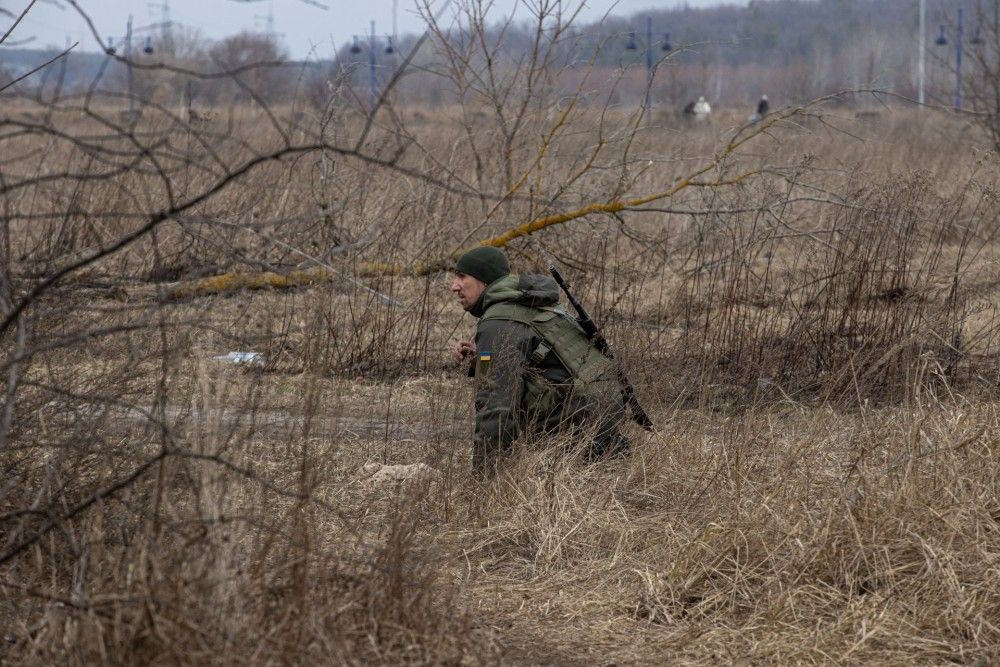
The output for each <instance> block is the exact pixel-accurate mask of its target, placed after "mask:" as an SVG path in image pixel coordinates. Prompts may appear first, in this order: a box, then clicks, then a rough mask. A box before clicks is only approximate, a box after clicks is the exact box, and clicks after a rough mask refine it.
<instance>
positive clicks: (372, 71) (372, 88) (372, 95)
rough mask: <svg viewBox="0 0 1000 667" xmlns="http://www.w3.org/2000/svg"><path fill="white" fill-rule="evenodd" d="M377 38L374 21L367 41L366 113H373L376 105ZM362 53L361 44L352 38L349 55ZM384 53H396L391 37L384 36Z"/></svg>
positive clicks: (356, 38) (355, 37)
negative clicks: (367, 102) (368, 100)
mask: <svg viewBox="0 0 1000 667" xmlns="http://www.w3.org/2000/svg"><path fill="white" fill-rule="evenodd" d="M377 40H378V38H377V37H376V36H375V21H372V22H371V35H370V37H369V41H368V89H369V99H370V102H369V106H368V113H375V105H376V104H378V77H377V74H376V65H377V63H376V59H375V49H376V48H377V44H378V41H377ZM362 51H363V49H362V48H361V43H360V42H359V41H358V36H357V35H355V36H354V43H353V44H352V45H351V53H353V54H354V55H358V54H360V53H361V52H362ZM384 51H385V53H386V54H387V55H392V54H393V53H395V52H396V49H395V48H394V47H393V45H392V36H390V35H386V37H385V49H384Z"/></svg>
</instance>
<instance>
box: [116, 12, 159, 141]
mask: <svg viewBox="0 0 1000 667" xmlns="http://www.w3.org/2000/svg"><path fill="white" fill-rule="evenodd" d="M158 27H160V26H159V24H153V25H147V26H142V27H139V28H135V29H133V27H132V15H131V14H129V17H128V22H127V23H126V24H125V37H124V38H120V39H119V41H118V42H117V45H120V46H121V47H122V59H123V60H124V61H125V67H126V71H127V72H128V75H127V76H128V109H123V110H122V112H121V115H122V118H124V119H126V120H128V121H130V122H132V121H135V120H136V119H138V118H139V116H141V115H142V112H141V111H140V110H139V109H137V108H136V105H135V78H134V76H133V73H132V35H133V34H134V33H136V32H143V31H146V30H152V29H155V28H158ZM117 45H116V40H115V39H114V38H113V37H108V45H107V47H105V49H104V53H106V54H107V55H109V56H114V55H116V54H117V53H118V46H117ZM142 52H143V53H145V54H147V55H149V54H152V53H153V41H152V39H150V37H149V35H147V36H146V42H145V45H144V46H143V47H142Z"/></svg>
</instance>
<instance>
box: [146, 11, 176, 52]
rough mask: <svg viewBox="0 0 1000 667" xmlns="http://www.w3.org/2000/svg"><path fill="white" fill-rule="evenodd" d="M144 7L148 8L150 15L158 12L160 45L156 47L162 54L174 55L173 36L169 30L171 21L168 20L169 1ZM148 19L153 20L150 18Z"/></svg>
mask: <svg viewBox="0 0 1000 667" xmlns="http://www.w3.org/2000/svg"><path fill="white" fill-rule="evenodd" d="M146 6H147V7H149V11H150V14H154V13H156V12H159V14H160V21H159V26H160V41H161V42H162V45H161V46H160V47H158V50H159V51H161V52H162V53H167V54H171V55H172V54H173V53H174V42H173V34H172V32H171V28H172V27H173V21H171V20H170V0H160V2H147V3H146ZM150 18H153V19H154V20H155V18H154V17H153V16H150Z"/></svg>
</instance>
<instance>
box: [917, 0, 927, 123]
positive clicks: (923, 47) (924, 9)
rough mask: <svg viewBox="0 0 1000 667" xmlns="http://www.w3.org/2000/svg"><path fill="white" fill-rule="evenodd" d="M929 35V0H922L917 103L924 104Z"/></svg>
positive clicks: (921, 106) (918, 49)
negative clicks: (925, 62) (925, 56)
mask: <svg viewBox="0 0 1000 667" xmlns="http://www.w3.org/2000/svg"><path fill="white" fill-rule="evenodd" d="M926 35H927V0H920V37H919V39H918V40H917V41H918V44H919V46H918V47H917V54H918V55H917V104H919V105H920V108H923V106H924V101H925V98H924V54H925V52H926V50H927V49H926V42H927V40H926Z"/></svg>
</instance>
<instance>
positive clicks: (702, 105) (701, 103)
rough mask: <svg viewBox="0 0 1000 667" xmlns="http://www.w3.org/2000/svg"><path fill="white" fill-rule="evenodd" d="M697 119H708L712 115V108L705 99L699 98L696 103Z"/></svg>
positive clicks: (694, 110)
mask: <svg viewBox="0 0 1000 667" xmlns="http://www.w3.org/2000/svg"><path fill="white" fill-rule="evenodd" d="M692 111H693V112H694V116H695V118H707V117H708V115H709V114H710V113H712V107H711V105H709V103H708V101H707V100H705V98H704V97H701V96H700V97H698V101H697V102H695V103H694V108H693V109H692Z"/></svg>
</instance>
